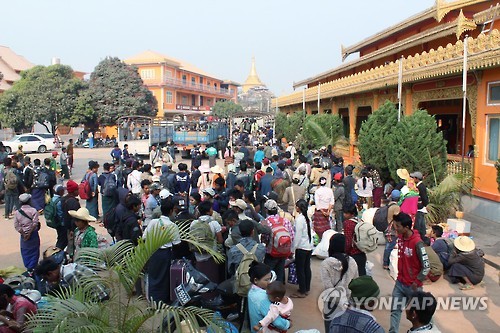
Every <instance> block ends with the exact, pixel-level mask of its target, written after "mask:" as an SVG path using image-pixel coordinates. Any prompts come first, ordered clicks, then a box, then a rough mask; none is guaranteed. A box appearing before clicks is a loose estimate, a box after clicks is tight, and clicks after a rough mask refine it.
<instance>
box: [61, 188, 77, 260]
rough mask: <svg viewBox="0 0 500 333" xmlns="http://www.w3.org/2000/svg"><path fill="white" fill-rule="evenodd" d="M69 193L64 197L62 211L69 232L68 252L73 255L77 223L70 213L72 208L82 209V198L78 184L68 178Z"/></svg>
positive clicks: (67, 190)
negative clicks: (79, 196)
mask: <svg viewBox="0 0 500 333" xmlns="http://www.w3.org/2000/svg"><path fill="white" fill-rule="evenodd" d="M66 192H67V194H66V195H65V196H64V197H63V198H62V200H61V203H62V211H63V225H64V227H65V228H66V230H67V232H68V247H67V250H66V252H67V253H68V254H69V255H70V256H73V253H74V247H75V242H74V230H75V228H76V225H75V223H74V220H73V217H72V216H71V215H69V213H68V212H69V211H70V210H78V209H80V200H78V184H77V183H76V182H75V181H73V180H71V179H70V180H68V182H67V183H66Z"/></svg>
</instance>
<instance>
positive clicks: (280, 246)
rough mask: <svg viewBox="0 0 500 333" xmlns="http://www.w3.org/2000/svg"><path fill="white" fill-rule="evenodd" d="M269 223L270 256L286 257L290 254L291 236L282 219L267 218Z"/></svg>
mask: <svg viewBox="0 0 500 333" xmlns="http://www.w3.org/2000/svg"><path fill="white" fill-rule="evenodd" d="M268 221H269V223H271V232H272V234H271V239H270V243H271V253H270V255H271V257H276V258H288V257H289V256H290V255H291V254H292V237H291V236H290V233H289V232H288V230H287V229H286V228H285V225H284V219H283V218H282V217H279V218H278V219H277V220H276V219H275V218H268Z"/></svg>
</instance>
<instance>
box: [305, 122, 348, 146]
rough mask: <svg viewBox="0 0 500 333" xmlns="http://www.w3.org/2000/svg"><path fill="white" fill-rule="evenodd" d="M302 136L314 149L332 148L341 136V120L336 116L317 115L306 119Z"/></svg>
mask: <svg viewBox="0 0 500 333" xmlns="http://www.w3.org/2000/svg"><path fill="white" fill-rule="evenodd" d="M302 135H303V137H304V140H305V142H307V144H311V145H313V147H314V148H319V147H321V146H328V145H332V146H334V145H335V143H336V142H337V140H338V139H339V138H340V136H341V135H342V120H341V119H340V117H339V116H338V115H333V114H317V115H309V116H307V117H306V120H305V123H304V126H303V131H302Z"/></svg>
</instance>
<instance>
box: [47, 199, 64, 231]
mask: <svg viewBox="0 0 500 333" xmlns="http://www.w3.org/2000/svg"><path fill="white" fill-rule="evenodd" d="M59 201H61V197H59V198H57V199H56V200H50V202H49V203H48V204H47V205H45V208H44V210H43V216H44V217H45V223H46V224H47V227H49V228H53V229H57V228H58V227H60V226H61V222H62V221H60V220H59V216H57V204H58V203H59Z"/></svg>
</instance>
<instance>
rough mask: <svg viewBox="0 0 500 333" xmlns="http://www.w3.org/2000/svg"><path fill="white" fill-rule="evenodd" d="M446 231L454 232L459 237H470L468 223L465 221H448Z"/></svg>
mask: <svg viewBox="0 0 500 333" xmlns="http://www.w3.org/2000/svg"><path fill="white" fill-rule="evenodd" d="M447 223H448V229H449V230H455V231H456V232H457V233H458V235H459V236H470V222H469V221H467V220H459V219H448V221H447Z"/></svg>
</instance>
